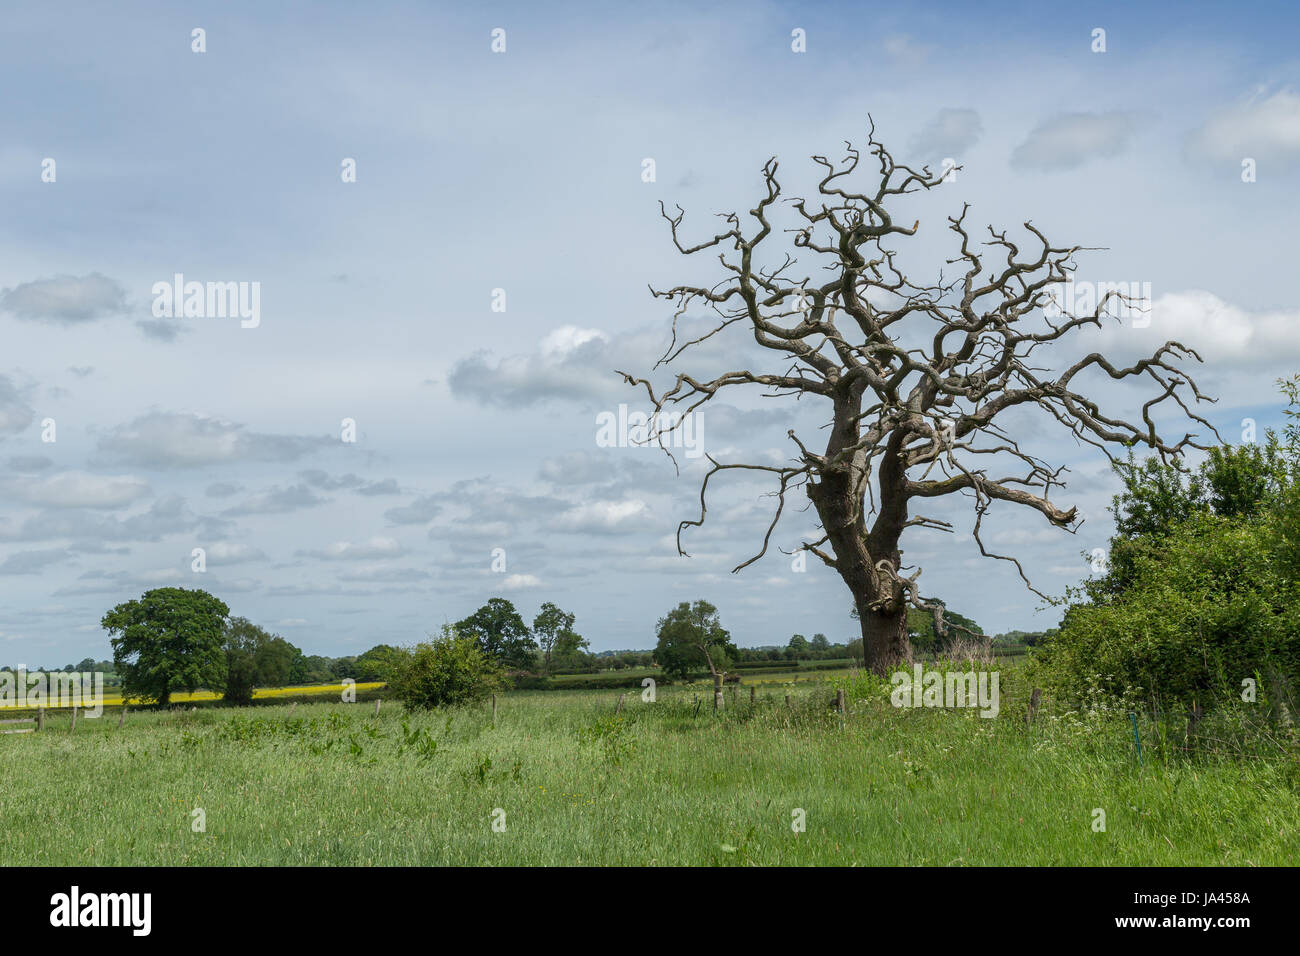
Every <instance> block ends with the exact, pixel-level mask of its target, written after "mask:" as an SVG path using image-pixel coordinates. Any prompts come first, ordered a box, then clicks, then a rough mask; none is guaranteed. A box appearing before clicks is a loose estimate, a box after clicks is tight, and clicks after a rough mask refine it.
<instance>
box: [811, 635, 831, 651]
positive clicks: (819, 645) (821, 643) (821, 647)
mask: <svg viewBox="0 0 1300 956" xmlns="http://www.w3.org/2000/svg"><path fill="white" fill-rule="evenodd" d="M808 647H809V649H810V650H812V651H813V652H814V653H816V654H819V655H820V654H825V653H826V652H827V651H829V650H830V649H831V642H830V641H829V640H827V638H826V635H825V634H814V635H813V637H812V641H811V642H810V643H809V644H808Z"/></svg>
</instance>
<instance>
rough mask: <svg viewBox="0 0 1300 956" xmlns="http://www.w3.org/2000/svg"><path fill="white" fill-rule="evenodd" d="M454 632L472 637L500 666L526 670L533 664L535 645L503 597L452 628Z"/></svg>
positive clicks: (518, 617)
mask: <svg viewBox="0 0 1300 956" xmlns="http://www.w3.org/2000/svg"><path fill="white" fill-rule="evenodd" d="M455 629H456V633H458V634H464V635H467V636H469V637H472V638H474V640H476V641H477V642H478V646H479V648H480V649H481V650H482V651H483V653H485V654H487V655H488V656H489V657H491V658H492V659H493V660H495V661H497V662H498V663H500V664H502V665H503V666H504V667H510V668H519V669H521V670H523V669H527V668H528V667H529V666H530V665H531V664H532V663H533V660H532V658H533V651H534V650H536V649H537V642H536V641H534V640H533V636H532V634H531V633H529V630H528V625H526V624H525V623H524V619H523V618H521V617H520V616H519V612H518V611H516V610H515V606H514V604H512V603H511V602H510V601H507V600H506V599H505V598H492V599H491V600H490V601H488V602H487V604H484V605H483V606H482V607H481V608H479V609H478V610H477V611H475V612H474V613H473V614H471V615H470V616H469V617H467V618H465V619H464V620H463V621H458V622H457V623H456V625H455Z"/></svg>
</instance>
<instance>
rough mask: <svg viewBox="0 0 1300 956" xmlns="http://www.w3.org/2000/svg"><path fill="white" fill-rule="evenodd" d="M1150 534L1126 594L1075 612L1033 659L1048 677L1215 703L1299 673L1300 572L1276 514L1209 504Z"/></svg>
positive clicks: (1117, 691) (1073, 686)
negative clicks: (1246, 685)
mask: <svg viewBox="0 0 1300 956" xmlns="http://www.w3.org/2000/svg"><path fill="white" fill-rule="evenodd" d="M1142 543H1143V545H1144V546H1143V547H1140V548H1137V547H1135V548H1131V549H1130V550H1129V553H1128V554H1127V555H1126V558H1127V564H1126V566H1125V568H1124V573H1125V582H1124V585H1125V586H1124V590H1123V592H1122V593H1121V594H1120V595H1119V596H1117V597H1114V598H1111V599H1109V600H1104V601H1095V602H1094V603H1090V604H1077V605H1075V606H1073V607H1071V608H1070V609H1069V611H1068V612H1067V613H1066V616H1065V620H1064V621H1063V623H1062V626H1061V630H1060V633H1059V634H1058V635H1057V636H1056V637H1055V638H1054V639H1053V640H1052V641H1050V642H1049V643H1048V644H1047V645H1046V648H1045V652H1044V653H1041V654H1040V655H1039V656H1038V658H1037V659H1036V660H1035V662H1034V672H1035V674H1036V675H1038V677H1039V679H1040V680H1041V681H1042V682H1043V684H1044V686H1051V687H1052V689H1053V690H1055V691H1056V692H1057V693H1058V694H1061V695H1063V696H1064V697H1066V698H1067V699H1075V700H1077V699H1079V698H1080V696H1081V694H1082V693H1083V692H1084V691H1085V689H1094V688H1095V689H1098V690H1100V691H1102V692H1103V693H1106V694H1109V695H1110V696H1112V697H1116V698H1119V697H1123V696H1125V695H1128V694H1135V695H1136V696H1138V697H1140V698H1141V699H1144V700H1149V701H1154V700H1157V699H1158V700H1161V701H1164V702H1166V703H1169V704H1175V703H1181V704H1184V705H1190V704H1191V703H1192V701H1193V700H1198V701H1199V702H1200V703H1201V704H1202V705H1205V704H1207V703H1208V702H1209V701H1210V700H1212V699H1214V698H1215V697H1220V698H1226V697H1227V695H1230V694H1240V691H1241V682H1242V680H1243V679H1245V678H1249V677H1253V676H1255V675H1256V674H1270V673H1280V674H1282V675H1296V674H1297V673H1300V582H1297V580H1296V579H1295V577H1294V575H1292V574H1290V573H1288V572H1287V570H1286V569H1285V568H1284V567H1283V565H1282V563H1281V562H1280V561H1279V559H1278V558H1279V555H1278V549H1277V546H1276V526H1275V524H1274V522H1273V521H1272V520H1269V519H1265V518H1261V519H1258V520H1255V521H1251V522H1243V521H1240V520H1237V519H1231V518H1225V517H1220V516H1217V515H1212V514H1205V513H1199V514H1194V515H1193V516H1192V517H1190V518H1188V519H1187V520H1186V521H1185V522H1183V523H1181V524H1179V525H1177V526H1175V527H1174V528H1173V529H1172V530H1171V531H1170V533H1168V534H1167V535H1165V536H1163V537H1161V538H1159V539H1158V540H1151V539H1146V540H1144V541H1143V542H1142Z"/></svg>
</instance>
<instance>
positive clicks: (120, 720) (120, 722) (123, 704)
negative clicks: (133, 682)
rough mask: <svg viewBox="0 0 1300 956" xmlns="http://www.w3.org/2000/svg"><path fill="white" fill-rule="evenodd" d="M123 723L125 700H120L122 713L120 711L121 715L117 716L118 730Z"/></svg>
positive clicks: (124, 718)
mask: <svg viewBox="0 0 1300 956" xmlns="http://www.w3.org/2000/svg"><path fill="white" fill-rule="evenodd" d="M124 723H126V702H125V701H123V702H122V713H121V715H120V716H119V717H118V718H117V729H118V730H121V729H122V725H123V724H124Z"/></svg>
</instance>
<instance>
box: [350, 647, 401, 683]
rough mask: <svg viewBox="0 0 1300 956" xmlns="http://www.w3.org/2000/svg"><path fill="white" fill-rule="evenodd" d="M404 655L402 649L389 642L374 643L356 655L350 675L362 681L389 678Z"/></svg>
mask: <svg viewBox="0 0 1300 956" xmlns="http://www.w3.org/2000/svg"><path fill="white" fill-rule="evenodd" d="M404 656H405V652H404V651H402V650H401V649H399V648H396V647H393V646H392V645H391V644H376V645H375V646H374V647H372V648H370V650H368V651H366V652H365V653H364V654H361V655H360V656H358V657H357V659H356V663H355V665H354V668H353V675H352V676H353V678H354V679H355V680H358V681H363V682H371V681H387V680H390V679H392V676H393V673H394V672H395V670H396V668H397V666H398V664H399V662H400V661H401V660H402V658H403V657H404Z"/></svg>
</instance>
